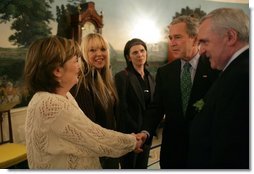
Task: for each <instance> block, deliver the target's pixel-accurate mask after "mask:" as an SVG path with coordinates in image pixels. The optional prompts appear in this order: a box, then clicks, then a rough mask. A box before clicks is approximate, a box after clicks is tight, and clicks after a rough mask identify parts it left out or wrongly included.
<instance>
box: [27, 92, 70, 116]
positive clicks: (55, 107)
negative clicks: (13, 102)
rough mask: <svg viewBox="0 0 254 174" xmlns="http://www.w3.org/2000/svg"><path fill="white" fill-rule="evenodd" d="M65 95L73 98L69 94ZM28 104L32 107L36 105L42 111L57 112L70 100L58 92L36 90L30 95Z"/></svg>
mask: <svg viewBox="0 0 254 174" xmlns="http://www.w3.org/2000/svg"><path fill="white" fill-rule="evenodd" d="M67 97H71V100H72V98H73V97H72V96H71V94H68V95H67ZM73 100H74V99H73ZM29 105H30V106H33V107H38V108H39V109H40V110H43V111H44V112H51V111H54V112H59V111H60V110H62V109H64V108H68V107H69V105H70V102H69V100H68V99H67V98H65V97H64V96H61V95H58V94H53V93H49V92H37V93H35V94H34V96H33V97H32V99H31V101H30V103H29Z"/></svg>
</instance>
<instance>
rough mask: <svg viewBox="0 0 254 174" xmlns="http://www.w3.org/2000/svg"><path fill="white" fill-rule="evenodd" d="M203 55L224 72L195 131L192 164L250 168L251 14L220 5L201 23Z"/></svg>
mask: <svg viewBox="0 0 254 174" xmlns="http://www.w3.org/2000/svg"><path fill="white" fill-rule="evenodd" d="M198 40H199V42H200V50H201V53H203V54H205V55H206V56H207V57H209V59H210V62H211V66H212V68H215V69H218V70H222V72H221V74H220V76H219V78H218V79H217V81H216V82H215V83H214V85H213V86H212V87H211V89H210V90H209V92H208V93H207V96H206V97H205V98H204V107H203V109H202V110H201V112H200V113H199V114H198V115H197V116H196V117H195V118H194V120H193V123H192V126H191V129H190V148H189V150H190V155H189V162H188V163H189V167H190V168H195V169H200V168H202V169H204V168H205V169H233V168H236V169H248V168H249V44H248V43H249V18H248V16H247V15H246V14H244V12H243V11H242V10H240V9H230V8H221V9H216V10H214V11H212V12H211V13H209V14H208V15H207V16H205V17H204V18H203V19H202V20H201V22H200V26H199V33H198Z"/></svg>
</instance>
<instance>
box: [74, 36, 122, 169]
mask: <svg viewBox="0 0 254 174" xmlns="http://www.w3.org/2000/svg"><path fill="white" fill-rule="evenodd" d="M81 50H82V53H83V57H84V59H85V60H84V61H86V62H88V64H89V67H90V69H91V72H90V73H89V74H86V75H85V76H86V77H85V78H83V79H81V80H80V82H79V83H78V85H77V86H75V87H74V88H73V89H72V90H71V92H72V94H73V95H74V96H75V99H76V101H77V103H78V105H79V107H80V108H81V109H82V110H83V112H84V113H85V114H86V115H88V117H89V118H90V119H91V120H92V121H93V122H95V123H97V124H99V125H101V126H102V127H104V128H107V129H112V130H116V120H115V118H116V106H117V102H118V97H117V92H116V89H115V85H114V81H113V80H114V79H113V76H112V72H111V69H110V57H109V45H108V43H107V41H106V40H105V39H104V38H103V37H102V35H100V34H97V33H92V34H88V35H86V36H85V37H84V38H83V40H82V43H81ZM81 69H82V71H83V70H84V68H81ZM100 161H101V165H102V167H103V168H105V169H116V168H119V161H118V159H112V158H106V157H103V158H100Z"/></svg>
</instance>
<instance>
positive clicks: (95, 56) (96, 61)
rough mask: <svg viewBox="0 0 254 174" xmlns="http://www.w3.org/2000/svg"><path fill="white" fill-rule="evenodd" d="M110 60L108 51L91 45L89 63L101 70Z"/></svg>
mask: <svg viewBox="0 0 254 174" xmlns="http://www.w3.org/2000/svg"><path fill="white" fill-rule="evenodd" d="M108 59H109V58H108V50H107V48H105V47H103V46H102V45H101V46H95V45H91V46H90V48H89V49H88V62H89V64H90V65H92V66H93V67H95V68H96V69H98V70H101V69H102V68H104V67H105V66H106V62H107V61H108Z"/></svg>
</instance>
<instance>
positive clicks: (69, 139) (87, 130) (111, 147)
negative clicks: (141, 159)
mask: <svg viewBox="0 0 254 174" xmlns="http://www.w3.org/2000/svg"><path fill="white" fill-rule="evenodd" d="M80 56H81V52H80V49H79V45H78V44H77V43H76V42H75V41H73V40H68V39H65V38H61V37H57V36H52V37H49V38H44V39H39V40H37V41H35V42H34V43H33V44H32V45H31V46H30V47H29V50H28V53H27V57H26V62H25V70H24V77H25V83H26V86H27V88H28V90H29V91H30V92H32V93H34V95H33V97H32V99H31V101H30V103H29V105H28V108H27V117H26V125H25V134H26V145H27V158H28V163H29V168H33V169H99V168H101V166H100V162H99V157H102V156H108V157H120V156H122V155H124V154H126V153H128V152H130V151H133V150H135V151H136V152H141V151H142V149H141V148H140V146H141V144H142V143H141V141H140V140H139V138H138V136H137V135H136V136H135V135H132V134H123V133H119V132H115V131H112V130H108V129H105V128H102V127H101V126H99V125H97V124H95V123H93V122H92V121H90V119H89V118H87V117H85V116H84V113H83V112H82V110H81V109H80V108H79V106H78V104H77V103H76V101H75V99H74V98H73V97H72V95H71V94H70V93H69V90H70V89H71V88H72V87H73V86H74V85H75V84H76V83H77V82H78V77H79V75H80V74H81V73H80V64H81V63H82V64H84V66H86V62H80V61H81V60H80ZM87 71H89V69H88V68H87Z"/></svg>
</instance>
